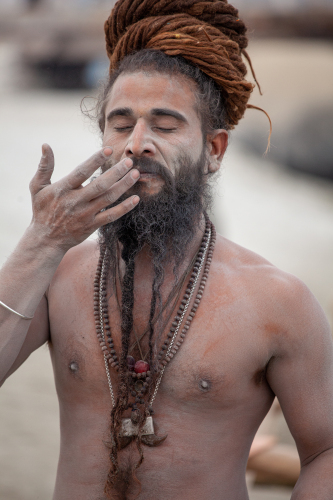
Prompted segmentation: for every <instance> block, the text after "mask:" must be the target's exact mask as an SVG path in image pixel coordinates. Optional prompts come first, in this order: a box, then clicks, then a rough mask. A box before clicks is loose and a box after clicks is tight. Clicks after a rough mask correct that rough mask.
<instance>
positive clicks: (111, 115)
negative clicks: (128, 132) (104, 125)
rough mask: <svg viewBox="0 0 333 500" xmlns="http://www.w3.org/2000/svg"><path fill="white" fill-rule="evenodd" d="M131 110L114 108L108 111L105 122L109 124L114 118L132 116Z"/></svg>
mask: <svg viewBox="0 0 333 500" xmlns="http://www.w3.org/2000/svg"><path fill="white" fill-rule="evenodd" d="M133 115H134V113H133V110H132V109H131V108H116V109H113V110H112V111H110V113H109V114H108V116H107V117H106V119H107V121H108V122H109V121H110V120H112V118H114V117H115V116H133Z"/></svg>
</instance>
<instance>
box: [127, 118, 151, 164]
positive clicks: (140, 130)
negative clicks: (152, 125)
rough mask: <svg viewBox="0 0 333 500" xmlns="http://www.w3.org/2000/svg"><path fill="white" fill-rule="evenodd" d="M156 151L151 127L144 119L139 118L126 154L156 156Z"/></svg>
mask: <svg viewBox="0 0 333 500" xmlns="http://www.w3.org/2000/svg"><path fill="white" fill-rule="evenodd" d="M155 153H156V148H155V146H154V144H153V143H152V140H151V137H150V134H149V128H148V127H147V125H146V124H145V123H144V122H143V121H140V120H138V122H137V123H136V125H135V127H134V129H133V132H132V134H131V136H130V137H129V140H128V143H127V146H126V148H125V154H126V156H128V157H131V156H136V157H140V156H154V155H155Z"/></svg>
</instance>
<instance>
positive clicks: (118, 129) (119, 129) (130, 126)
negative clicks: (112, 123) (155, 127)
mask: <svg viewBox="0 0 333 500" xmlns="http://www.w3.org/2000/svg"><path fill="white" fill-rule="evenodd" d="M131 128H133V126H132V125H129V126H128V127H114V129H115V130H117V131H118V132H123V131H124V130H129V129H131Z"/></svg>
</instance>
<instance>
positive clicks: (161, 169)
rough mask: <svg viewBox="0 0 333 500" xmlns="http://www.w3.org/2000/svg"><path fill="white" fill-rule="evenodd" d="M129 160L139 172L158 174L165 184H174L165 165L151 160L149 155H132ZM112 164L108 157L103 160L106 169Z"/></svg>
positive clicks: (173, 179)
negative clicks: (106, 159)
mask: <svg viewBox="0 0 333 500" xmlns="http://www.w3.org/2000/svg"><path fill="white" fill-rule="evenodd" d="M131 160H132V161H133V168H135V169H137V170H138V171H139V172H140V174H155V175H159V176H160V177H162V179H163V180H164V181H165V184H166V186H169V187H173V186H174V185H175V178H174V176H173V174H172V173H171V172H170V170H169V169H168V168H167V167H165V166H164V165H162V163H160V162H158V161H156V160H153V159H152V158H149V156H143V157H137V156H132V157H131ZM113 166H114V163H113V162H112V160H111V159H110V160H108V161H106V162H105V167H104V169H105V170H107V169H108V168H111V167H113ZM104 169H103V170H104ZM105 170H104V171H105Z"/></svg>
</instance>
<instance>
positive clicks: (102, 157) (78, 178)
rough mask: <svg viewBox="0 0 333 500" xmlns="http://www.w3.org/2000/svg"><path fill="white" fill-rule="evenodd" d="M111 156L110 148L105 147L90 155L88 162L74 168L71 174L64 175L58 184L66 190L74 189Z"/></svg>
mask: <svg viewBox="0 0 333 500" xmlns="http://www.w3.org/2000/svg"><path fill="white" fill-rule="evenodd" d="M111 155H112V148H110V147H106V148H104V149H102V150H101V151H98V153H95V154H94V155H92V156H91V157H90V158H89V159H88V160H86V161H85V162H83V163H81V165H79V166H78V167H76V168H75V169H74V170H73V172H71V173H70V174H68V175H66V177H64V178H63V179H62V180H61V181H60V182H61V183H65V184H66V187H67V188H68V189H76V188H78V187H80V186H81V184H82V183H83V182H85V181H86V180H87V179H89V177H90V176H91V175H92V174H93V173H94V172H95V171H96V170H97V169H98V168H99V167H101V166H102V165H104V163H105V161H106V160H107V159H108V158H110V156H111Z"/></svg>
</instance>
